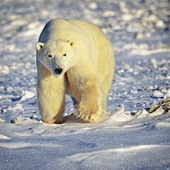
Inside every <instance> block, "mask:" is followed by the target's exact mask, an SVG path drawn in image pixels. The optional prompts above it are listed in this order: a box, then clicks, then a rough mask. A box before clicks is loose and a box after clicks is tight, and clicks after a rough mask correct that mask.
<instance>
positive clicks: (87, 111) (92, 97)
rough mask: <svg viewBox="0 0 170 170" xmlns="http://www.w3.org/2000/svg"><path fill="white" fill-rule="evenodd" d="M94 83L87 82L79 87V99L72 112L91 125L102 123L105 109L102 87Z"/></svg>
mask: <svg viewBox="0 0 170 170" xmlns="http://www.w3.org/2000/svg"><path fill="white" fill-rule="evenodd" d="M94 82H95V83H96V81H90V82H87V83H86V85H85V84H84V85H83V86H84V87H81V90H80V93H81V99H80V102H79V104H78V105H77V106H76V107H75V110H74V112H73V114H74V115H75V116H76V117H78V118H80V119H83V120H84V121H87V122H91V123H95V122H100V121H102V120H103V116H104V113H105V108H106V106H105V105H106V103H105V101H106V100H105V98H104V96H103V91H102V87H101V86H100V83H96V84H94Z"/></svg>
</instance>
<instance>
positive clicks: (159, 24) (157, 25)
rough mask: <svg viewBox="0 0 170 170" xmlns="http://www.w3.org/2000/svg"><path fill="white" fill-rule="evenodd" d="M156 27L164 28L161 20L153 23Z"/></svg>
mask: <svg viewBox="0 0 170 170" xmlns="http://www.w3.org/2000/svg"><path fill="white" fill-rule="evenodd" d="M155 25H156V27H157V28H164V27H165V24H164V22H163V21H162V20H158V21H157V22H156V23H155Z"/></svg>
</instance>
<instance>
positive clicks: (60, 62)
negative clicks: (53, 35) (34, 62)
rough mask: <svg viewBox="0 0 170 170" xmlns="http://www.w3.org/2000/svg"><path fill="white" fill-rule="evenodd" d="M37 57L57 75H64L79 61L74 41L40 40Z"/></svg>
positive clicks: (37, 46)
mask: <svg viewBox="0 0 170 170" xmlns="http://www.w3.org/2000/svg"><path fill="white" fill-rule="evenodd" d="M36 48H37V59H38V60H39V61H40V63H41V64H42V65H44V66H45V67H46V68H47V69H48V70H50V71H51V73H52V74H54V75H55V76H56V77H59V76H61V75H63V74H64V73H65V72H66V71H67V70H68V69H70V68H71V67H73V66H74V65H75V63H76V61H77V55H76V54H75V43H74V41H70V40H69V41H62V40H49V41H47V42H45V43H42V42H38V43H37V45H36Z"/></svg>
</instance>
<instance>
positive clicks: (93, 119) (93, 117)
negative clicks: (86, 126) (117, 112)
mask: <svg viewBox="0 0 170 170" xmlns="http://www.w3.org/2000/svg"><path fill="white" fill-rule="evenodd" d="M73 115H75V116H76V117H77V118H80V119H82V120H84V121H86V122H90V123H97V122H100V121H102V120H103V116H104V111H103V110H101V109H99V107H98V106H97V105H96V106H93V107H90V105H77V106H76V107H75V110H74V111H73Z"/></svg>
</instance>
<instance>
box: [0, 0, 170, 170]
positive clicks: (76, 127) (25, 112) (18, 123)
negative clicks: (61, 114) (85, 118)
mask: <svg viewBox="0 0 170 170" xmlns="http://www.w3.org/2000/svg"><path fill="white" fill-rule="evenodd" d="M0 4H1V5H0V25H1V29H0V35H1V36H0V169H2V170H9V169H11V170H13V169H15V170H27V169H29V170H31V169H41V170H47V169H49V170H53V169H71V170H72V169H82V170H87V169H88V170H90V169H91V170H94V169H114V170H117V169H118V170H119V169H132V170H136V169H165V170H168V169H170V154H169V153H170V137H169V132H170V19H169V16H170V10H169V9H170V2H169V1H168V0H161V1H159V0H147V1H145V0H133V1H132V0H123V1H118V0H115V1H113V0H105V1H97V0H95V1H90V0H84V1H77V0H73V1H70V0H54V1H51V0H50V1H45V0H37V1H33V0H29V1H24V0H17V1H10V0H5V1H1V2H0ZM53 18H76V19H83V20H86V21H89V22H92V23H94V24H97V25H98V26H99V27H100V28H101V29H102V30H103V31H104V32H105V33H106V34H107V35H108V37H109V39H110V40H111V42H112V44H113V48H114V51H115V58H116V61H115V66H116V68H115V78H114V80H113V83H112V88H111V90H110V93H109V96H108V110H107V111H108V113H107V114H106V116H105V118H104V120H103V121H102V122H100V123H97V124H89V123H84V122H82V121H81V120H78V119H76V118H75V117H74V116H71V113H72V111H73V104H72V102H71V99H70V98H69V97H68V96H66V102H67V103H66V111H65V116H66V123H64V124H61V125H57V124H54V125H48V124H45V123H43V122H42V121H41V118H40V114H39V112H38V109H37V96H36V81H37V74H36V62H35V44H36V42H37V39H38V36H39V34H40V32H41V30H42V28H43V26H44V25H45V24H46V23H47V22H48V21H49V20H50V19H53Z"/></svg>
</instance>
